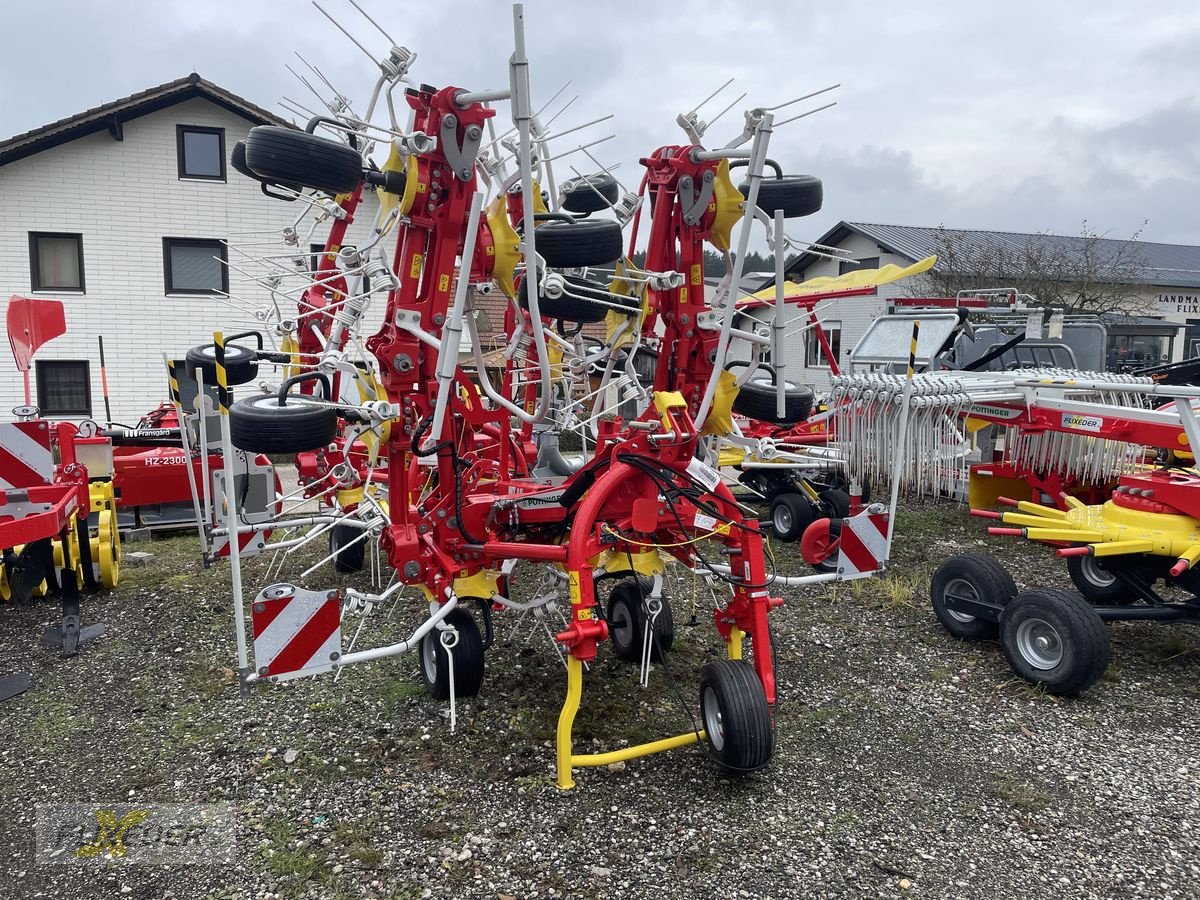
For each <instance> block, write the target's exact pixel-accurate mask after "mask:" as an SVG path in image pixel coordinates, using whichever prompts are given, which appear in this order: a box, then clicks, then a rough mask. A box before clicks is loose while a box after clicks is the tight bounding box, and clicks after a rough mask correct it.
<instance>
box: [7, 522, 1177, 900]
mask: <svg viewBox="0 0 1200 900" xmlns="http://www.w3.org/2000/svg"><path fill="white" fill-rule="evenodd" d="M982 533H983V528H982V527H981V526H980V523H979V522H978V521H972V520H970V519H968V517H967V516H966V514H965V511H964V510H962V509H961V508H960V507H956V506H950V505H928V504H925V505H921V504H917V505H914V506H912V507H911V508H909V509H908V510H907V511H906V512H904V513H903V514H902V516H901V518H900V520H899V526H898V544H897V554H896V560H895V564H894V566H893V570H892V571H893V574H892V575H891V576H889V577H888V578H886V579H882V580H879V581H871V582H857V583H855V584H852V585H851V584H846V585H841V586H837V587H833V588H829V587H818V588H812V589H794V590H786V591H783V592H782V593H783V594H784V596H785V597H786V599H787V603H786V605H785V606H784V607H783V608H781V609H780V610H778V611H777V612H776V613H775V614H774V622H775V626H776V636H777V650H778V666H779V670H780V679H781V693H780V696H781V706H780V710H779V718H778V732H777V745H776V753H775V758H774V761H773V763H772V765H771V766H770V767H769V768H768V769H766V770H765V771H763V772H761V773H757V774H755V775H752V776H749V777H746V778H740V779H739V778H729V777H727V776H723V775H722V774H721V773H720V772H719V771H718V770H717V769H716V768H715V767H714V766H713V765H712V764H711V762H710V761H709V760H708V759H707V758H706V757H705V755H704V754H703V752H702V751H700V750H699V749H696V748H689V749H685V750H677V751H674V752H671V753H667V754H662V755H659V756H656V757H651V758H648V759H645V760H639V761H635V762H630V763H628V764H626V765H618V766H614V767H609V768H607V769H598V770H585V771H582V772H581V773H579V774H578V775H577V780H578V787H577V788H576V789H575V790H574V791H570V792H560V791H559V790H557V789H556V788H555V787H554V786H553V780H552V769H553V747H552V743H551V741H552V738H553V728H554V723H555V720H556V716H557V713H558V707H559V705H560V704H561V702H562V696H563V691H564V682H565V679H564V677H563V670H562V666H561V663H559V662H558V661H557V660H556V658H555V657H554V655H553V653H552V651H551V650H550V648H549V646H548V642H547V640H546V639H545V637H544V636H541V632H540V631H538V632H536V633H535V634H534V635H533V638H532V639H531V640H529V642H528V643H527V644H526V643H525V641H526V636H527V634H528V631H529V629H528V627H527V623H515V622H514V621H513V619H512V617H508V618H507V619H506V618H505V617H501V618H500V619H499V635H500V636H499V638H498V643H497V646H496V647H495V648H494V649H493V650H492V651H491V652H490V653H489V656H488V673H487V677H486V680H485V686H484V691H483V694H482V695H481V696H480V697H479V698H477V699H476V700H473V701H470V702H467V703H464V704H463V705H462V707H460V718H459V729H458V733H457V734H455V735H451V734H450V732H449V727H448V723H447V721H446V719H445V718H444V717H443V715H442V710H441V708H440V706H439V704H437V703H435V702H433V701H431V700H429V699H428V698H427V697H426V695H425V694H424V692H423V690H422V688H421V686H420V682H419V678H418V674H417V669H416V661H415V658H413V657H411V656H410V657H401V658H395V659H391V660H386V661H382V662H379V663H375V664H372V665H368V666H363V667H356V668H354V669H350V670H347V671H346V672H345V673H343V676H342V677H341V678H340V680H338V681H336V682H335V681H334V680H333V679H332V677H330V676H324V677H322V678H318V679H315V680H306V681H303V682H296V683H291V684H289V685H286V686H277V687H268V686H263V687H262V688H260V689H257V690H255V691H253V692H252V693H251V695H250V696H249V697H248V698H246V699H244V700H242V699H239V697H238V690H237V687H236V684H235V682H234V677H233V672H232V670H231V669H230V668H229V666H230V665H231V664H232V660H233V658H234V649H233V640H232V629H231V627H230V623H229V613H228V596H229V587H228V569H227V568H225V567H222V568H219V569H214V570H208V571H204V570H202V569H201V568H200V566H199V564H198V561H197V559H196V556H195V553H194V549H193V548H194V539H193V538H191V537H178V538H172V539H168V540H156V541H155V542H154V543H152V544H150V545H148V547H147V546H146V545H143V546H142V547H141V548H139V549H149V550H151V551H152V552H153V553H154V554H155V559H154V560H153V562H152V563H150V564H149V565H148V566H146V567H142V568H136V569H135V568H127V569H126V570H125V571H124V573H123V574H124V576H125V580H124V581H123V583H122V586H121V589H120V590H119V591H118V592H116V593H114V594H113V595H111V596H109V597H100V598H95V599H92V600H89V601H88V602H87V603H86V605H85V617H86V619H87V620H88V621H96V620H101V621H104V622H106V623H107V625H108V629H109V630H108V634H107V635H106V636H105V637H103V638H102V639H100V640H99V641H97V642H96V643H95V644H93V645H91V646H89V647H88V648H87V649H86V650H85V651H84V652H83V653H82V654H80V655H79V656H78V657H76V658H74V659H59V658H57V657H55V656H54V655H53V654H52V653H51V652H49V651H45V650H42V649H38V648H37V647H36V646H35V639H36V635H37V634H38V632H39V630H40V628H41V626H42V625H43V624H44V623H46V622H48V621H49V620H50V619H51V618H53V615H54V610H53V607H52V606H51V605H49V604H47V603H44V602H42V603H35V604H31V605H28V606H11V607H9V608H5V609H4V610H3V611H0V658H2V659H3V660H4V664H3V667H2V668H3V670H4V671H5V672H8V671H15V670H16V669H19V668H25V669H28V670H30V671H31V672H33V675H34V680H35V684H34V687H33V688H32V689H31V690H30V691H29V692H28V693H26V694H25V695H24V696H22V697H20V698H18V699H16V700H12V701H10V702H8V703H6V704H4V705H3V706H2V707H0V760H2V766H0V771H3V772H4V773H5V778H4V779H3V784H2V785H0V802H3V805H4V808H5V809H7V810H9V814H8V815H7V816H5V817H4V818H3V820H2V821H0V848H2V849H3V851H4V852H3V854H2V856H0V896H3V897H5V898H8V897H13V898H15V897H65V896H70V897H80V898H83V897H109V896H114V897H131V898H143V897H144V898H169V897H177V898H181V900H182V898H238V900H241V898H271V897H280V898H308V897H312V898H317V897H320V898H354V897H375V898H417V897H427V896H433V897H490V898H507V897H513V898H516V897H662V896H667V897H680V898H690V897H776V898H778V897H797V896H812V897H928V898H934V897H946V898H967V897H980V898H984V897H986V898H994V897H1025V896H1038V897H1044V898H1053V897H1105V898H1107V897H1123V896H1139V897H1142V896H1144V897H1156V898H1158V897H1196V896H1200V861H1198V860H1200V856H1198V854H1197V839H1196V838H1195V837H1194V834H1193V823H1200V790H1198V781H1200V759H1198V756H1197V750H1196V747H1197V744H1198V740H1197V739H1198V738H1200V718H1198V716H1197V713H1196V707H1193V706H1192V703H1193V702H1195V698H1196V695H1197V681H1196V678H1195V675H1196V666H1197V658H1198V653H1200V641H1198V640H1197V635H1196V633H1195V632H1193V631H1189V630H1187V629H1186V628H1184V627H1178V626H1163V625H1150V624H1138V625H1132V624H1131V625H1118V626H1114V627H1113V628H1112V637H1113V664H1112V667H1111V668H1110V670H1109V672H1108V673H1107V675H1106V676H1105V678H1104V679H1103V680H1102V681H1101V682H1100V683H1099V684H1098V685H1097V686H1096V687H1095V688H1093V689H1092V690H1091V691H1090V692H1088V693H1087V694H1086V695H1085V696H1084V697H1082V698H1080V699H1076V700H1058V699H1055V698H1053V697H1050V696H1048V695H1045V694H1043V693H1041V692H1039V691H1037V690H1034V689H1031V688H1029V687H1028V686H1026V685H1025V684H1024V683H1022V682H1019V681H1017V680H1015V679H1014V678H1013V676H1012V675H1011V673H1010V672H1009V670H1008V668H1007V666H1006V665H1005V663H1004V661H1003V659H1002V657H1001V655H1000V653H999V651H998V648H997V646H996V645H995V644H990V643H983V644H977V645H967V644H960V643H957V642H955V641H953V640H952V639H950V638H949V637H948V636H947V635H946V634H945V633H944V632H943V631H942V630H941V629H940V627H939V626H938V625H937V623H936V621H935V620H934V619H933V616H932V613H931V611H930V609H929V600H928V580H929V575H930V573H931V571H932V569H933V568H934V567H935V566H936V565H937V563H938V562H940V561H941V560H942V559H944V558H945V557H946V556H948V555H950V554H953V553H956V552H963V551H964V550H968V549H969V550H978V549H981V548H982V547H983V546H984V544H985V542H984V540H982V539H981V535H982ZM987 544H988V546H987V549H988V550H990V551H992V552H995V553H997V554H998V555H1001V557H1002V558H1003V559H1005V561H1006V562H1007V563H1008V564H1009V565H1010V567H1011V569H1012V571H1013V572H1014V576H1015V578H1016V580H1017V582H1018V584H1019V585H1021V586H1034V585H1059V586H1063V587H1069V581H1068V580H1067V577H1066V572H1065V570H1064V569H1063V568H1061V567H1060V566H1058V565H1057V564H1056V563H1055V562H1054V560H1053V559H1052V558H1051V557H1050V555H1049V554H1048V553H1047V552H1046V551H1044V550H1042V549H1040V548H1036V547H1030V546H1026V545H1024V544H1023V543H1020V542H1016V541H1013V542H1011V543H1000V542H997V541H994V540H991V541H988V542H987ZM776 553H777V555H778V557H779V562H780V569H781V570H782V571H792V572H794V571H799V570H800V569H801V568H802V566H801V563H800V562H799V560H798V559H797V557H796V556H795V555H794V553H793V551H792V549H791V548H787V547H777V549H776ZM262 568H263V563H262V562H259V561H256V562H255V563H254V564H253V565H251V566H250V570H249V571H248V573H247V583H248V584H251V585H253V584H258V583H261V571H262ZM332 578H333V576H332V575H330V576H329V577H328V578H327V579H326V580H325V581H324V582H322V583H324V584H331V583H333V581H332ZM256 579H258V580H256ZM701 595H703V589H701ZM673 596H674V598H675V602H674V606H675V617H676V620H677V622H679V623H680V626H681V627H680V629H679V634H678V636H677V638H676V649H675V650H674V651H672V654H671V657H670V664H671V672H672V674H673V675H674V678H675V679H676V680H677V681H678V684H679V689H678V692H677V691H676V690H673V689H672V686H671V680H670V679H669V678H666V677H664V672H663V671H662V670H658V671H657V672H656V673H655V678H654V679H653V681H652V684H651V687H650V688H649V689H646V690H643V689H641V688H639V687H638V682H637V673H636V670H635V669H634V668H632V667H630V666H628V665H627V664H622V663H620V662H619V661H618V660H616V659H615V658H614V657H613V655H612V654H611V651H609V650H608V649H607V648H602V652H601V657H600V659H599V660H598V662H597V663H596V664H595V665H593V666H592V668H591V671H590V672H589V673H588V674H587V676H586V679H585V695H584V708H583V711H582V712H581V714H580V717H579V719H578V721H577V725H576V736H577V741H578V742H579V744H581V745H584V746H587V745H592V746H594V747H596V748H603V749H609V748H613V747H617V746H620V745H621V743H622V741H623V740H625V741H637V740H645V739H648V738H651V737H656V736H662V735H665V734H670V733H676V732H679V731H682V730H687V729H689V728H690V727H691V725H690V718H689V717H690V715H692V714H694V710H692V709H691V706H693V705H694V695H695V684H696V682H697V680H698V672H699V669H700V667H701V666H702V665H703V664H704V662H705V661H706V660H707V659H710V658H714V657H715V656H717V655H718V653H719V650H720V648H719V645H718V642H717V641H716V639H715V633H714V631H713V629H712V627H711V624H705V623H706V619H707V618H708V617H707V616H706V614H705V612H704V610H703V608H701V609H700V611H699V620H700V623H701V624H700V625H699V626H696V627H689V626H687V625H686V624H683V623H685V622H686V621H687V619H688V618H689V607H690V604H691V596H692V584H691V581H690V579H688V580H683V581H680V582H679V583H678V584H676V585H675V590H674V593H673ZM411 609H412V607H411V606H409V607H402V608H400V609H398V610H397V611H396V612H395V613H394V615H393V617H392V619H391V620H390V621H389V622H387V623H386V624H384V625H383V626H382V629H378V630H377V633H382V634H383V635H400V634H402V633H403V632H405V631H406V630H407V629H408V628H410V627H411V626H412V624H413V622H414V621H415V619H414V617H413V616H411V615H409V612H408V611H409V610H411ZM386 615H387V613H386V612H385V613H383V614H381V615H380V616H379V618H380V619H383V618H384V617H385V616H386ZM681 697H682V698H683V699H684V700H685V701H686V704H681ZM685 705H686V706H687V707H688V709H686V710H685V709H684V706H685ZM49 801H67V802H84V801H96V802H107V803H116V802H137V803H157V802H169V803H180V802H230V803H232V804H234V808H235V810H236V845H237V846H236V861H235V863H234V864H232V865H229V866H224V867H201V866H177V867H173V868H168V867H151V866H129V865H122V864H120V863H117V862H107V863H98V864H94V865H92V866H91V867H89V868H83V867H81V866H41V867H39V866H37V865H35V863H34V858H33V850H34V840H33V820H34V813H35V810H34V804H35V803H39V802H49Z"/></svg>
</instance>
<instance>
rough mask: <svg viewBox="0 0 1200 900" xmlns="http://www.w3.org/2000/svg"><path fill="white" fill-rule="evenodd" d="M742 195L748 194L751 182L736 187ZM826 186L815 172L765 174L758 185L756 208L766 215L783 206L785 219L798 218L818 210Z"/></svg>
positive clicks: (772, 214) (773, 213) (771, 214)
mask: <svg viewBox="0 0 1200 900" xmlns="http://www.w3.org/2000/svg"><path fill="white" fill-rule="evenodd" d="M738 190H740V191H741V192H742V196H743V197H746V196H749V194H750V182H749V181H743V182H742V183H741V185H740V186H739V187H738ZM824 200H825V189H824V187H823V186H822V185H821V179H820V178H817V177H816V176H814V175H785V176H784V177H783V178H764V179H763V180H762V182H761V183H760V184H759V186H758V208H759V209H761V210H762V211H763V212H765V213H766V214H767V215H768V216H774V215H775V210H777V209H781V210H783V217H784V218H785V219H798V218H800V217H801V216H811V215H812V214H813V213H816V212H820V211H821V204H822V203H823V202H824Z"/></svg>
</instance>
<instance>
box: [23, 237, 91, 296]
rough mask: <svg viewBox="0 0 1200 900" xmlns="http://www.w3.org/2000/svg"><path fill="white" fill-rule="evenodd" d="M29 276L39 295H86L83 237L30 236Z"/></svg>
mask: <svg viewBox="0 0 1200 900" xmlns="http://www.w3.org/2000/svg"><path fill="white" fill-rule="evenodd" d="M29 273H30V282H31V284H32V286H33V290H35V291H79V292H80V293H82V292H83V235H81V234H51V233H49V232H39V231H31V232H30V233H29Z"/></svg>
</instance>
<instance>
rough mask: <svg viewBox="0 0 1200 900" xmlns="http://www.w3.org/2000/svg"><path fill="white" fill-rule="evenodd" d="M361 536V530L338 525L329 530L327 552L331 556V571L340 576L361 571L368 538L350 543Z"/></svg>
mask: <svg viewBox="0 0 1200 900" xmlns="http://www.w3.org/2000/svg"><path fill="white" fill-rule="evenodd" d="M361 534H362V529H361V528H353V527H351V526H349V525H342V524H340V523H339V524H337V525H334V526H333V528H331V529H330V531H329V552H330V553H332V554H333V571H335V572H341V573H342V574H348V573H350V572H361V571H362V567H363V562H364V561H365V559H366V555H367V540H369V538H365V539H363V540H360V541H357V542H356V543H351V542H352V541H354V540H355V538H357V537H358V536H359V535H361Z"/></svg>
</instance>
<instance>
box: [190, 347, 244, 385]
mask: <svg viewBox="0 0 1200 900" xmlns="http://www.w3.org/2000/svg"><path fill="white" fill-rule="evenodd" d="M184 367H185V368H186V369H187V373H188V377H189V378H191V379H193V380H195V378H196V370H197V369H199V370H200V371H202V372H203V373H204V386H205V387H214V386H215V385H216V383H217V347H216V345H215V344H201V345H200V346H199V347H193V348H192V349H191V350H189V351H188V352H187V356H185V357H184ZM257 375H258V358H257V356H256V355H255V352H254V351H253V350H251V349H250V348H249V347H243V346H241V345H240V344H226V345H225V381H226V383H227V384H228V385H229V386H230V387H233V386H234V385H238V384H246V383H248V382H251V381H253V380H254V379H255V377H256V376H257Z"/></svg>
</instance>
